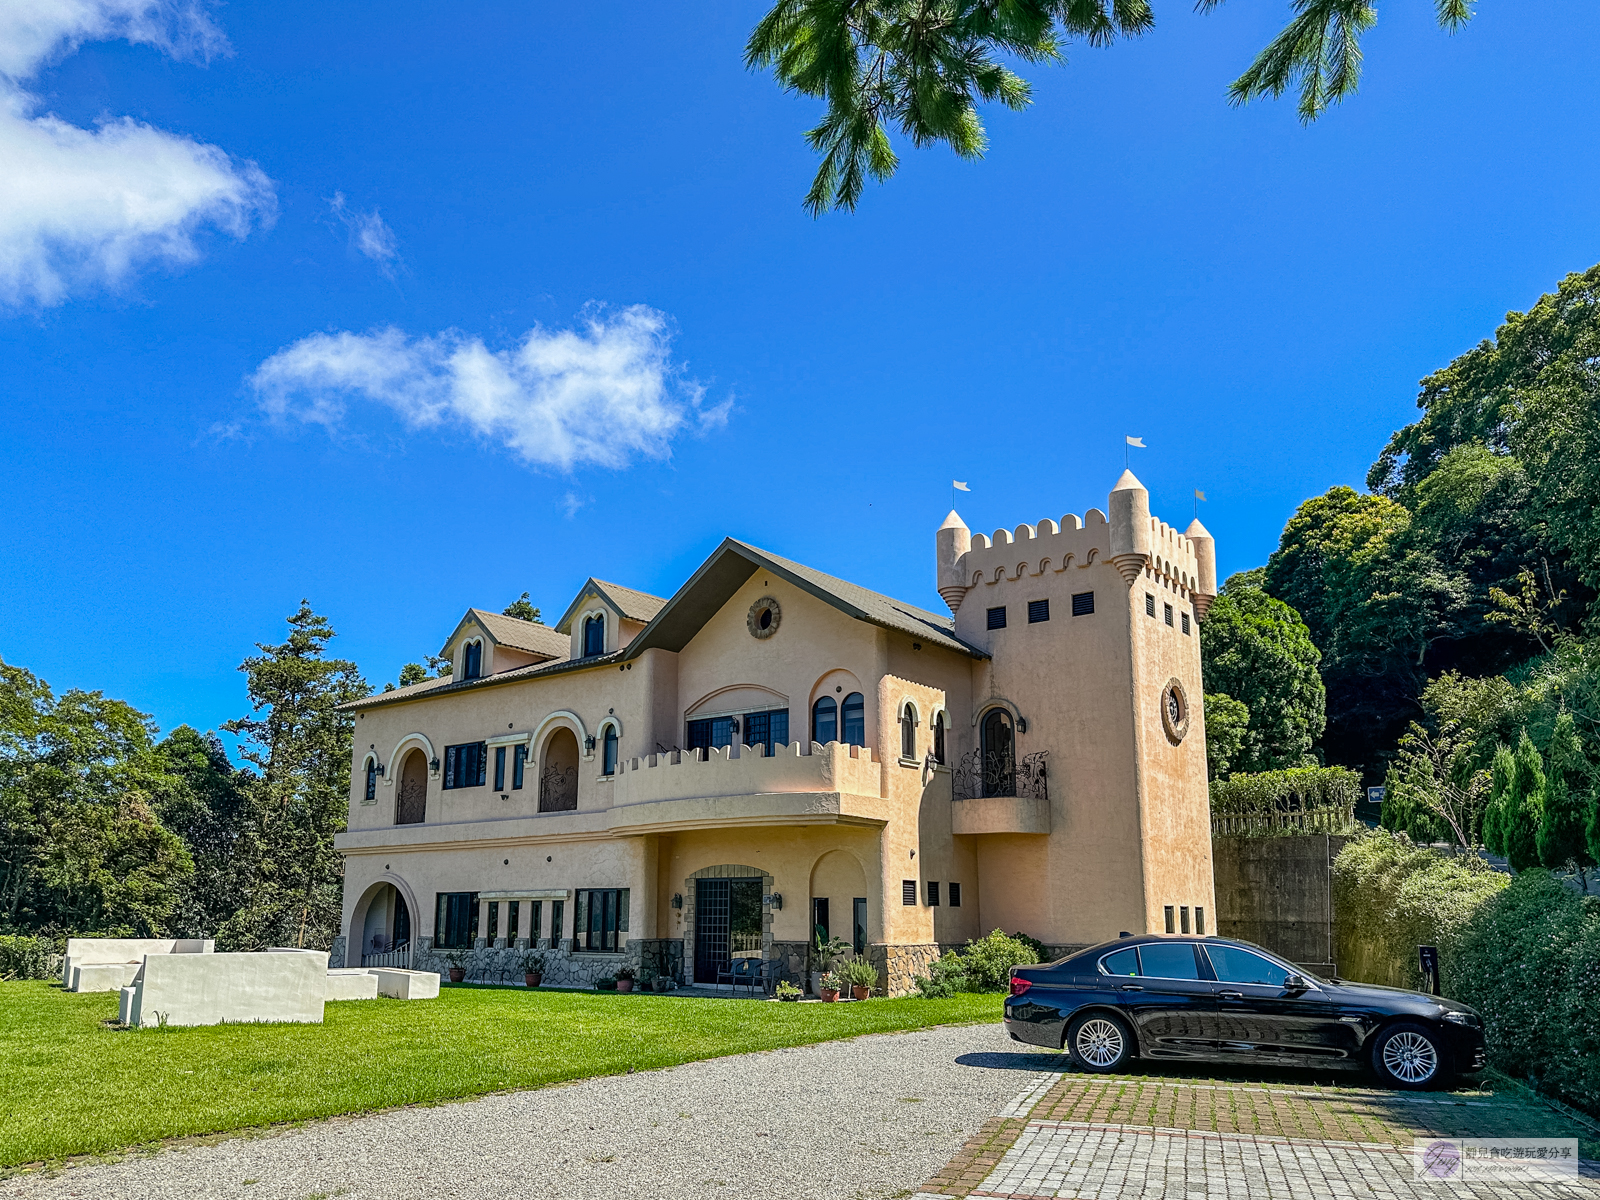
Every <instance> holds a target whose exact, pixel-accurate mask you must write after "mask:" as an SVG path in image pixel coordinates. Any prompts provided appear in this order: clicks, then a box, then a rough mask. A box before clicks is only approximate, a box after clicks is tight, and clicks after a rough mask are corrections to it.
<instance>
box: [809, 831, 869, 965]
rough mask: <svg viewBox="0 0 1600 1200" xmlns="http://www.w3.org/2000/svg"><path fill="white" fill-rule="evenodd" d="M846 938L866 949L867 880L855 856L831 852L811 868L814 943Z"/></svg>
mask: <svg viewBox="0 0 1600 1200" xmlns="http://www.w3.org/2000/svg"><path fill="white" fill-rule="evenodd" d="M819 935H820V936H821V937H822V938H823V940H824V941H826V940H829V939H831V938H836V937H837V938H843V939H844V940H845V941H846V942H848V943H849V944H850V948H851V949H852V950H854V951H855V952H856V953H857V954H864V953H866V949H867V876H866V872H864V871H863V870H862V869H861V864H860V863H859V862H858V861H856V857H855V855H853V854H850V853H848V852H847V851H844V850H830V851H829V852H828V853H827V854H824V855H823V856H822V857H821V858H819V859H817V865H816V866H814V867H812V868H811V940H812V941H813V942H815V941H816V939H817V937H818V936H819Z"/></svg>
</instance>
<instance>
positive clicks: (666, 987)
mask: <svg viewBox="0 0 1600 1200" xmlns="http://www.w3.org/2000/svg"><path fill="white" fill-rule="evenodd" d="M650 987H651V988H652V989H653V990H655V991H658V992H669V991H671V990H672V980H671V979H669V978H667V976H665V975H657V976H656V977H655V978H654V979H652V980H651V981H650Z"/></svg>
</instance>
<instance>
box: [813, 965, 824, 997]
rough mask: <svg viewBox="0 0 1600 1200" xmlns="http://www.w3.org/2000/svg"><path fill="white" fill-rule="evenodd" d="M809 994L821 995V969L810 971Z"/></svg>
mask: <svg viewBox="0 0 1600 1200" xmlns="http://www.w3.org/2000/svg"><path fill="white" fill-rule="evenodd" d="M811 994H812V995H813V996H820V995H822V972H821V971H813V972H811Z"/></svg>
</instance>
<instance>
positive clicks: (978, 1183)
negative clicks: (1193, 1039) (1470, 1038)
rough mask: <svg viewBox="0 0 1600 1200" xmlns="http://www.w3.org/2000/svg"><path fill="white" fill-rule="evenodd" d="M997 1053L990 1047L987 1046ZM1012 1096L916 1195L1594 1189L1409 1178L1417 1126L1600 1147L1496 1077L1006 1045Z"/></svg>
mask: <svg viewBox="0 0 1600 1200" xmlns="http://www.w3.org/2000/svg"><path fill="white" fill-rule="evenodd" d="M996 1057H998V1056H996ZM1010 1057H1012V1058H1013V1059H1014V1060H1015V1064H1016V1065H1017V1066H1018V1067H1019V1068H1020V1067H1024V1066H1026V1067H1033V1068H1038V1067H1040V1066H1048V1067H1050V1068H1051V1069H1048V1070H1044V1071H1038V1070H1035V1071H1034V1072H1032V1073H1031V1074H1028V1075H1023V1074H1022V1072H1021V1071H1019V1076H1020V1078H1019V1084H1022V1083H1025V1084H1026V1086H1024V1087H1022V1089H1021V1090H1020V1091H1019V1094H1018V1095H1017V1097H1016V1098H1015V1099H1014V1100H1013V1101H1012V1102H1011V1103H1010V1104H1009V1105H1008V1106H1007V1107H1006V1108H1005V1109H1003V1110H1002V1111H1001V1112H1000V1113H998V1114H997V1115H996V1116H995V1117H994V1118H993V1119H991V1120H990V1121H989V1122H988V1123H987V1124H985V1126H984V1127H983V1129H982V1130H981V1131H980V1132H979V1133H978V1135H977V1136H976V1137H974V1138H972V1139H971V1140H970V1141H969V1142H968V1143H967V1144H966V1146H965V1147H964V1148H963V1149H962V1152H961V1153H960V1154H959V1155H957V1156H956V1158H955V1159H953V1160H952V1161H951V1162H950V1163H949V1165H947V1166H946V1167H945V1169H944V1170H943V1171H941V1172H939V1174H937V1175H936V1176H934V1177H933V1178H932V1179H931V1180H929V1181H928V1182H927V1183H926V1184H925V1185H924V1186H923V1188H922V1190H921V1191H920V1192H919V1193H917V1195H918V1196H919V1197H921V1198H923V1200H933V1198H934V1197H974V1198H977V1197H1007V1198H1011V1200H1035V1198H1039V1197H1072V1198H1076V1200H1134V1198H1138V1200H1158V1198H1166V1197H1170V1198H1173V1200H1203V1198H1204V1200H1209V1198H1212V1197H1217V1198H1227V1200H1288V1198H1290V1197H1293V1198H1294V1200H1308V1198H1311V1197H1317V1198H1321V1197H1339V1198H1341V1200H1342V1198H1346V1197H1348V1198H1350V1200H1367V1198H1371V1200H1379V1198H1382V1200H1409V1198H1411V1197H1428V1198H1430V1200H1431V1198H1433V1197H1439V1198H1441V1200H1442V1198H1443V1197H1451V1198H1452V1200H1465V1198H1468V1197H1470V1198H1472V1200H1480V1198H1481V1200H1533V1198H1535V1197H1537V1198H1540V1200H1543V1198H1546V1197H1573V1198H1580V1197H1581V1198H1582V1200H1600V1172H1597V1171H1596V1169H1595V1168H1594V1166H1593V1164H1586V1166H1585V1171H1584V1175H1583V1177H1582V1178H1581V1179H1579V1180H1576V1181H1572V1182H1564V1183H1549V1182H1545V1183H1540V1182H1531V1181H1530V1182H1525V1183H1517V1184H1510V1183H1504V1182H1500V1183H1494V1184H1487V1183H1478V1184H1463V1183H1459V1182H1457V1183H1452V1184H1443V1183H1431V1182H1427V1181H1422V1180H1417V1179H1415V1178H1413V1166H1412V1154H1411V1151H1412V1144H1413V1139H1414V1138H1419V1137H1502V1138H1503V1137H1541V1138H1578V1139H1579V1140H1580V1143H1582V1150H1583V1154H1584V1156H1585V1157H1586V1158H1590V1159H1592V1158H1594V1157H1596V1155H1597V1153H1600V1125H1597V1124H1591V1123H1588V1122H1586V1121H1583V1120H1582V1119H1581V1118H1576V1117H1574V1116H1570V1115H1568V1114H1565V1113H1562V1112H1558V1111H1556V1110H1555V1109H1554V1108H1551V1107H1549V1106H1547V1105H1545V1104H1544V1103H1542V1102H1540V1101H1539V1100H1538V1099H1537V1098H1535V1097H1533V1096H1531V1095H1529V1094H1527V1093H1525V1092H1523V1091H1521V1090H1520V1089H1517V1088H1515V1087H1512V1086H1504V1085H1503V1086H1501V1088H1500V1089H1499V1090H1498V1091H1497V1090H1496V1089H1495V1086H1494V1084H1493V1083H1492V1082H1490V1083H1485V1084H1483V1085H1481V1086H1477V1087H1472V1088H1463V1089H1459V1090H1456V1091H1450V1092H1436V1093H1422V1094H1417V1093H1397V1092H1390V1091H1387V1090H1384V1089H1379V1088H1374V1087H1371V1086H1368V1083H1369V1081H1368V1080H1367V1079H1366V1078H1365V1077H1363V1076H1359V1075H1351V1076H1337V1077H1333V1078H1329V1079H1314V1078H1312V1077H1310V1076H1299V1075H1293V1074H1289V1073H1286V1072H1272V1071H1268V1072H1263V1073H1244V1072H1232V1073H1229V1074H1228V1075H1226V1076H1225V1077H1222V1078H1196V1077H1191V1076H1184V1075H1181V1074H1178V1073H1177V1072H1175V1071H1171V1070H1166V1069H1163V1068H1161V1067H1148V1068H1142V1069H1141V1070H1140V1071H1139V1072H1137V1073H1134V1074H1129V1075H1113V1076H1098V1075H1084V1074H1079V1073H1076V1072H1072V1071H1070V1070H1069V1071H1065V1072H1064V1071H1063V1070H1062V1068H1063V1067H1065V1065H1066V1063H1065V1060H1064V1059H1063V1058H1061V1057H1060V1056H1051V1055H1038V1054H1015V1055H1012V1056H1010Z"/></svg>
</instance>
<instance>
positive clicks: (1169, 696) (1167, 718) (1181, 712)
mask: <svg viewBox="0 0 1600 1200" xmlns="http://www.w3.org/2000/svg"><path fill="white" fill-rule="evenodd" d="M1161 727H1162V728H1163V729H1165V730H1166V731H1167V741H1169V742H1171V743H1172V744H1173V745H1174V746H1176V745H1177V744H1178V743H1179V742H1181V741H1183V735H1184V734H1186V733H1188V732H1189V696H1188V693H1186V692H1185V691H1184V690H1183V684H1181V683H1179V682H1178V681H1177V680H1176V679H1169V680H1167V686H1166V687H1164V688H1162V689H1161Z"/></svg>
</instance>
